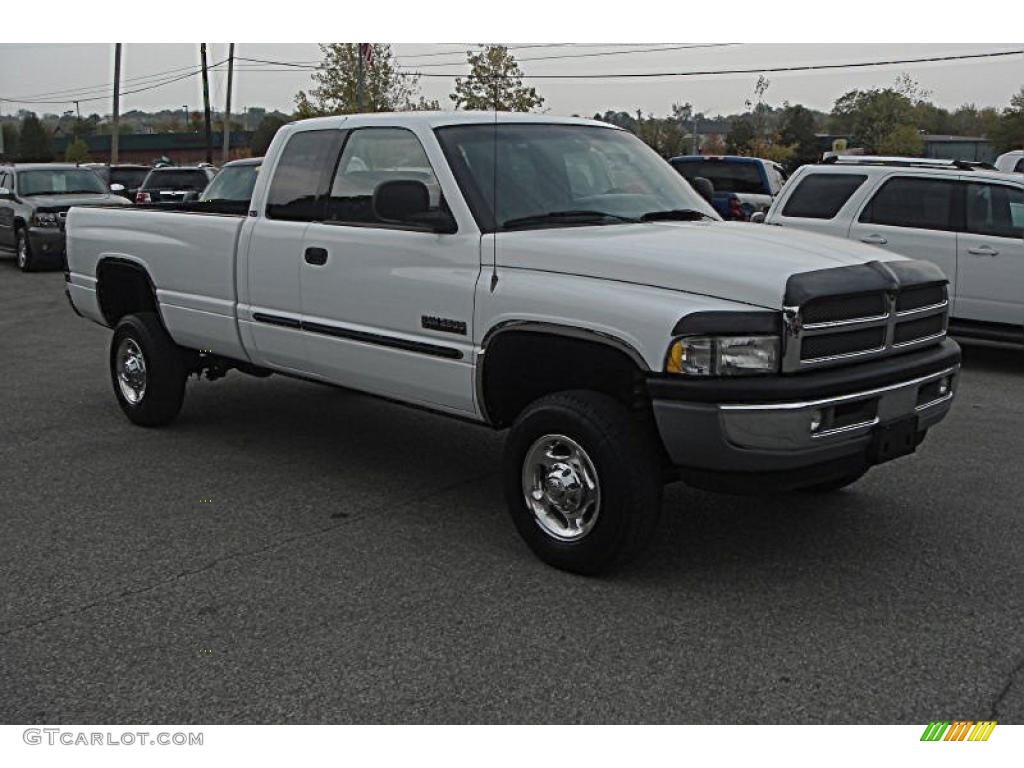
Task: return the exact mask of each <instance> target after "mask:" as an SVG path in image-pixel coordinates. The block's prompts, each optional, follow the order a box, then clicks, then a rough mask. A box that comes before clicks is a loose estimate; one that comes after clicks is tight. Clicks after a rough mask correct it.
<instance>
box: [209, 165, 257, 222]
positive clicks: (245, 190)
mask: <svg viewBox="0 0 1024 768" xmlns="http://www.w3.org/2000/svg"><path fill="white" fill-rule="evenodd" d="M262 164H263V158H262V157H249V158H245V159H244V160H232V161H231V162H228V163H225V164H224V165H223V166H221V169H220V170H219V171H218V172H217V175H216V176H215V177H214V179H213V181H211V182H210V184H209V185H208V186H207V187H206V189H204V190H203V191H202V192H200V193H199V194H198V195H197V199H198V201H199V202H200V203H204V204H205V206H204V207H205V208H207V209H211V210H216V211H223V212H227V213H248V212H249V201H250V200H251V199H252V191H253V188H254V187H255V186H256V177H257V176H258V175H259V172H260V166H261V165H262Z"/></svg>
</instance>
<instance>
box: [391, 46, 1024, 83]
mask: <svg viewBox="0 0 1024 768" xmlns="http://www.w3.org/2000/svg"><path fill="white" fill-rule="evenodd" d="M1021 54H1024V48H1018V49H1014V50H1011V51H992V52H989V53H968V54H955V55H949V56H925V57H921V58H915V59H886V60H881V61H859V62H850V63H843V64H800V65H794V66H788V67H752V68H746V69H705V70H691V71H689V72H611V73H604V74H592V75H530V74H526V73H522V74H521V75H519V76H521V77H522V78H523V79H525V80H618V79H627V78H652V77H701V76H714V75H756V74H765V73H773V72H774V73H778V72H815V71H824V70H836V69H864V68H867V67H886V66H894V65H899V64H928V63H935V62H949V61H965V60H970V59H993V58H1000V57H1006V56H1019V55H1021ZM402 71H403V73H404V74H408V75H420V76H421V77H443V78H453V77H465V73H464V72H415V71H412V70H402Z"/></svg>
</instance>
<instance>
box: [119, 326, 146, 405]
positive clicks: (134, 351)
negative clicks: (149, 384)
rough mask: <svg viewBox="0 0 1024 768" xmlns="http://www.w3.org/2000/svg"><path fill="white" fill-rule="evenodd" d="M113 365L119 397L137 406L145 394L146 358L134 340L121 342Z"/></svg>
mask: <svg viewBox="0 0 1024 768" xmlns="http://www.w3.org/2000/svg"><path fill="white" fill-rule="evenodd" d="M114 365H115V370H116V372H117V385H118V387H120V389H121V395H122V396H123V397H124V399H125V400H127V401H128V402H129V403H131V404H132V405H136V404H138V402H139V401H140V400H142V398H143V397H144V396H145V394H146V358H145V357H143V356H142V350H141V349H139V345H138V344H136V343H135V340H134V339H124V340H122V341H121V343H120V344H119V345H118V347H117V358H116V360H115V363H114Z"/></svg>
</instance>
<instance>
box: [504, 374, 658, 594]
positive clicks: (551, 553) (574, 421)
mask: <svg viewBox="0 0 1024 768" xmlns="http://www.w3.org/2000/svg"><path fill="white" fill-rule="evenodd" d="M504 479H505V494H506V498H507V501H508V506H509V511H510V513H511V515H512V520H513V522H514V523H515V526H516V529H517V530H518V531H519V534H520V535H521V536H522V537H523V539H524V540H525V541H526V543H527V545H528V546H529V547H530V549H532V550H533V552H534V554H536V555H537V557H539V558H540V559H541V560H543V561H544V562H546V563H548V564H549V565H552V566H554V567H556V568H560V569H562V570H565V571H571V572H573V573H580V574H587V575H594V574H598V573H601V572H602V571H606V570H608V569H610V568H613V567H615V566H617V565H621V564H623V563H625V562H627V561H628V560H630V559H632V558H633V557H635V556H636V555H637V554H639V553H640V551H641V550H642V549H643V547H644V545H646V544H647V543H648V541H649V540H650V538H651V536H652V534H653V533H654V530H655V527H656V525H657V522H658V517H659V515H660V512H661V491H662V482H661V460H660V456H659V454H658V452H657V450H656V444H655V441H654V439H653V437H652V436H651V435H649V434H648V432H647V431H646V430H644V429H643V427H642V425H641V424H640V422H639V421H638V420H637V419H636V418H635V416H634V414H632V413H631V412H630V411H629V409H627V408H626V407H625V406H623V405H622V404H621V403H619V402H618V401H616V400H614V399H612V398H610V397H608V396H607V395H603V394H600V393H597V392H590V391H583V390H579V391H568V392H559V393H556V394H553V395H548V396H546V397H543V398H541V399H539V400H537V401H536V402H535V403H533V404H532V405H530V406H528V407H527V408H526V410H525V411H523V413H522V414H521V415H520V416H519V418H518V419H516V422H515V424H514V425H513V426H512V429H511V431H510V433H509V436H508V441H507V443H506V446H505V457H504Z"/></svg>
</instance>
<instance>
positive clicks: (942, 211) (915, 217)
mask: <svg viewBox="0 0 1024 768" xmlns="http://www.w3.org/2000/svg"><path fill="white" fill-rule="evenodd" d="M956 194H957V183H956V182H955V181H946V180H943V179H926V178H910V177H897V178H894V179H890V180H889V181H887V182H885V184H883V185H882V188H881V189H880V190H878V192H876V193H875V196H874V197H873V198H872V199H871V202H870V203H868V204H867V206H866V207H865V208H864V211H863V212H862V213H861V215H860V221H862V222H864V223H866V224H880V225H882V226H887V227H911V228H914V229H936V230H956V229H957V222H956V221H954V219H955V213H956Z"/></svg>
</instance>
